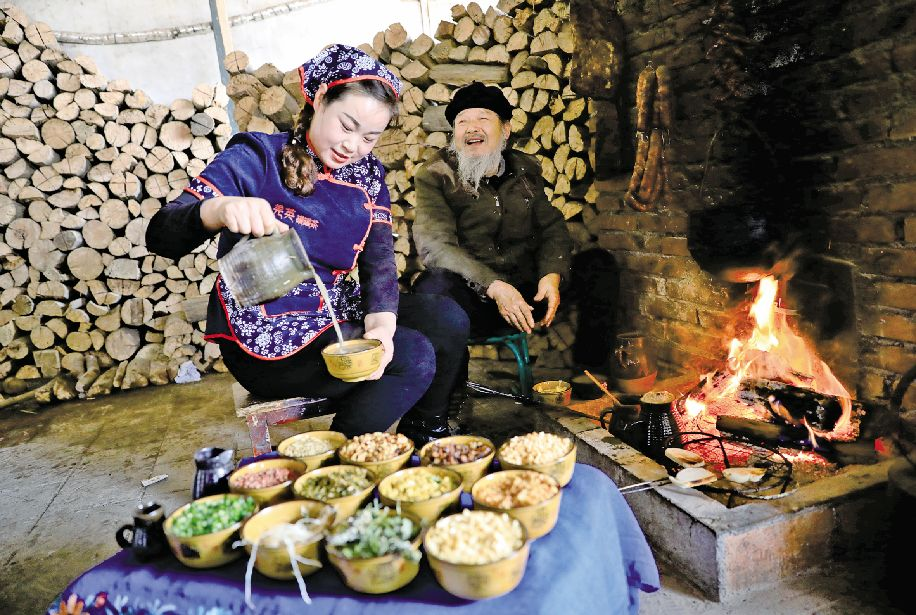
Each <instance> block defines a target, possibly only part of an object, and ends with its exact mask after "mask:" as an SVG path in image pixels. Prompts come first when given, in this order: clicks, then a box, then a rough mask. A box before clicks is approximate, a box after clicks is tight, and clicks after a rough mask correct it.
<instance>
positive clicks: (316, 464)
mask: <svg viewBox="0 0 916 615" xmlns="http://www.w3.org/2000/svg"><path fill="white" fill-rule="evenodd" d="M346 441H347V436H345V435H343V434H342V433H340V432H339V431H309V432H306V433H300V434H296V435H295V436H291V437H289V438H287V439H286V440H283V441H282V442H280V444H279V445H278V446H277V452H278V453H280V454H281V455H283V456H284V457H290V458H292V459H297V460H299V461H301V462H302V463H304V464H305V469H306V471H307V472H311V471H312V470H314V469H316V468H320V467H321V466H325V465H329V464H330V463H331V462H333V461H334V455H335V454H336V453H337V449H338V448H340V447H341V446H342V445H343V443H344V442H346Z"/></svg>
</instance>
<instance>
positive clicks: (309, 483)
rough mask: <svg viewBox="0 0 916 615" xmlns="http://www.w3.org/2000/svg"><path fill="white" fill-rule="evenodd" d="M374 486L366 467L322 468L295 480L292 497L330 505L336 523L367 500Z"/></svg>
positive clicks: (373, 477)
mask: <svg viewBox="0 0 916 615" xmlns="http://www.w3.org/2000/svg"><path fill="white" fill-rule="evenodd" d="M376 483H377V481H376V479H375V475H374V474H372V472H371V471H369V470H367V469H366V468H361V467H359V466H350V465H334V466H325V467H323V468H318V469H317V470H312V471H311V472H308V473H306V474H303V475H302V476H300V477H299V478H298V479H296V482H295V483H293V495H294V496H295V497H297V498H303V499H309V500H318V501H319V502H325V503H326V504H330V505H331V506H333V507H334V508H335V509H336V510H337V520H338V521H343V520H345V519H347V518H348V517H350V516H351V515H353V513H355V512H356V511H357V510H358V509H359V508H360V507H361V506H362V505H363V504H364V503H365V502H366V500H368V499H369V497H370V496H371V495H372V490H373V489H375V485H376Z"/></svg>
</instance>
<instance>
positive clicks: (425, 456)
mask: <svg viewBox="0 0 916 615" xmlns="http://www.w3.org/2000/svg"><path fill="white" fill-rule="evenodd" d="M495 455H496V447H495V446H493V443H492V442H490V441H489V440H487V439H486V438H483V437H481V436H448V437H446V438H439V439H438V440H433V441H432V442H429V443H427V444H425V445H424V446H423V448H421V449H420V465H421V466H441V467H445V468H449V469H450V470H454V471H455V472H458V474H460V475H461V480H462V483H461V488H462V489H463V490H465V491H470V490H471V487H472V486H473V485H474V483H475V482H477V479H479V478H480V477H481V476H483V475H484V472H486V471H487V468H488V467H490V463H491V462H492V461H493V457H494V456H495Z"/></svg>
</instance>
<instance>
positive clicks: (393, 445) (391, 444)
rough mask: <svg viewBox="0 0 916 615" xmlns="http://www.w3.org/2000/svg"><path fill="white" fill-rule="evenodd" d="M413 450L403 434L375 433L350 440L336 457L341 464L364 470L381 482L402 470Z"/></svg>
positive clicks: (338, 451)
mask: <svg viewBox="0 0 916 615" xmlns="http://www.w3.org/2000/svg"><path fill="white" fill-rule="evenodd" d="M413 449H414V446H413V441H412V440H410V438H408V437H407V436H405V435H403V434H399V433H387V432H384V431H375V432H372V433H365V434H362V435H360V436H355V437H353V438H350V439H349V440H347V441H346V443H344V445H343V446H341V447H340V448H339V449H337V456H338V457H339V458H340V462H341V463H345V464H350V465H355V466H360V467H363V468H366V469H367V470H369V471H371V472H372V473H373V474H374V475H375V477H376V478H377V479H378V480H382V479H383V478H385V477H386V476H388V475H389V474H391V473H393V472H397V471H398V470H400V469H401V468H403V467H404V466H405V465H406V464H407V462H408V461H409V460H410V454H411V453H413Z"/></svg>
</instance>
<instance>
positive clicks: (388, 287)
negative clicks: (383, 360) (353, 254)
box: [358, 181, 398, 314]
mask: <svg viewBox="0 0 916 615" xmlns="http://www.w3.org/2000/svg"><path fill="white" fill-rule="evenodd" d="M391 232H392V231H391V200H390V198H389V195H388V187H387V186H386V185H385V182H384V181H383V182H382V189H381V190H380V191H379V194H378V196H377V197H376V198H375V203H374V204H373V209H372V228H371V229H370V230H369V236H368V237H367V238H366V246H365V248H364V249H363V251H362V252H361V253H360V255H359V261H358V266H359V282H360V286H361V287H362V295H363V303H364V306H363V307H364V309H365V310H366V313H367V314H372V313H375V312H394V313H395V314H397V311H398V271H397V265H396V264H395V260H394V240H393V238H392V235H391Z"/></svg>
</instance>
